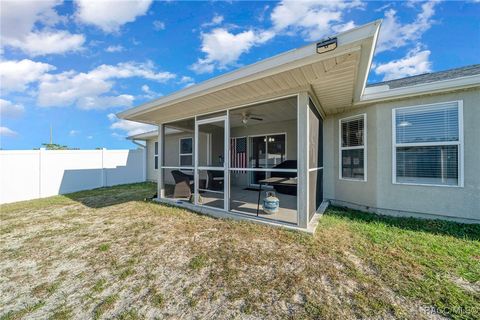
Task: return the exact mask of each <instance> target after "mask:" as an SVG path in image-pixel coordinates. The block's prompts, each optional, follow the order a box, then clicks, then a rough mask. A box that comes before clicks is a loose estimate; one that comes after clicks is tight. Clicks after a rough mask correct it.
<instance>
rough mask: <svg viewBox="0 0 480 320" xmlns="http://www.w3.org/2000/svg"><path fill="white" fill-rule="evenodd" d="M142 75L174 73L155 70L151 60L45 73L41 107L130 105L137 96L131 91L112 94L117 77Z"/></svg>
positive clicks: (166, 77)
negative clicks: (129, 92)
mask: <svg viewBox="0 0 480 320" xmlns="http://www.w3.org/2000/svg"><path fill="white" fill-rule="evenodd" d="M131 77H141V78H145V79H149V80H153V81H157V82H161V83H163V82H166V81H168V80H170V79H172V78H175V75H174V74H172V73H170V72H156V71H155V70H154V65H153V63H151V62H147V63H135V62H126V63H119V64H117V65H105V64H104V65H101V66H99V67H97V68H95V69H93V70H91V71H89V72H87V73H84V72H80V73H77V72H74V71H68V72H63V73H60V74H54V75H52V74H46V75H44V76H43V77H42V79H41V81H40V83H39V86H38V97H37V104H38V105H39V106H42V107H54V106H59V107H64V106H69V105H76V106H77V107H79V108H81V109H86V110H89V109H106V108H111V107H129V106H131V105H132V103H133V100H134V97H133V96H132V95H128V94H120V95H113V94H112V93H111V92H112V89H113V87H114V86H115V82H114V81H113V80H115V79H124V78H131Z"/></svg>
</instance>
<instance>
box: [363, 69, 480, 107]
mask: <svg viewBox="0 0 480 320" xmlns="http://www.w3.org/2000/svg"><path fill="white" fill-rule="evenodd" d="M476 86H480V75H473V76H466V77H461V78H455V79H447V80H441V81H435V82H429V83H422V84H418V85H414V86H409V87H401V88H394V89H389V86H388V85H383V86H379V88H377V87H370V88H366V89H365V93H364V94H363V96H362V97H361V99H360V101H359V102H357V103H355V105H361V104H366V103H372V102H378V101H384V100H391V99H399V98H404V97H411V96H416V95H421V94H431V93H438V92H444V91H451V90H461V89H468V88H471V87H476Z"/></svg>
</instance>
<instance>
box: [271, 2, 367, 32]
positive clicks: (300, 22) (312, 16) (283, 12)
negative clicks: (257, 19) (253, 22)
mask: <svg viewBox="0 0 480 320" xmlns="http://www.w3.org/2000/svg"><path fill="white" fill-rule="evenodd" d="M361 7H363V4H362V2H361V1H359V0H355V1H343V0H336V1H292V0H284V1H282V2H281V3H280V4H279V5H278V6H276V7H275V8H274V9H273V11H272V13H271V15H270V19H271V20H272V24H273V28H274V30H275V31H276V32H288V33H291V34H298V33H299V34H300V35H301V36H302V37H303V38H304V39H305V40H308V41H314V40H319V39H321V38H322V37H324V36H326V35H328V34H331V33H332V32H333V31H334V28H335V25H336V24H343V22H342V21H343V13H344V11H346V10H349V9H353V8H361ZM337 28H338V27H337Z"/></svg>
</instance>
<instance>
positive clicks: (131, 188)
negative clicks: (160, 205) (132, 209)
mask: <svg viewBox="0 0 480 320" xmlns="http://www.w3.org/2000/svg"><path fill="white" fill-rule="evenodd" d="M156 189H157V187H156V184H155V183H153V182H140V183H131V184H122V185H117V186H112V187H105V188H96V189H91V190H85V191H78V192H73V193H67V194H64V195H63V196H64V197H67V198H69V199H71V200H73V201H76V202H80V203H81V204H83V205H85V206H87V207H89V208H96V209H98V208H104V207H108V206H113V205H116V204H120V203H125V202H129V201H144V200H146V199H147V200H148V199H151V198H152V197H153V196H154V195H155V194H156Z"/></svg>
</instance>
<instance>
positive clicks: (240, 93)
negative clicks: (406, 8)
mask: <svg viewBox="0 0 480 320" xmlns="http://www.w3.org/2000/svg"><path fill="white" fill-rule="evenodd" d="M379 24H380V23H379V22H378V21H376V22H374V23H371V24H368V25H365V26H363V27H359V28H356V29H353V30H350V31H347V32H344V33H342V34H339V35H337V36H336V37H337V41H338V47H337V48H336V49H335V50H333V51H330V52H328V53H324V54H318V53H316V44H311V45H308V46H305V47H303V48H300V49H297V50H293V51H289V52H286V53H284V54H281V55H279V56H275V57H273V58H270V59H267V60H265V61H261V62H259V63H256V64H253V65H250V66H247V67H244V68H241V69H239V70H236V71H234V72H231V73H228V74H225V75H222V76H220V77H217V78H214V79H211V80H209V81H206V82H204V83H201V84H199V85H197V86H192V87H190V88H186V89H184V90H181V91H179V92H176V93H174V94H172V95H170V96H166V97H163V98H160V99H158V100H155V101H152V102H150V103H147V104H145V105H142V106H139V107H136V108H133V109H130V110H127V111H124V112H122V113H120V114H119V117H121V118H124V119H128V120H133V121H139V122H145V123H154V124H159V123H166V122H170V121H174V120H176V119H181V118H186V117H191V116H194V115H199V114H205V113H210V112H215V111H219V110H224V109H226V108H231V107H236V106H240V105H242V104H248V103H252V102H256V101H261V100H265V99H270V98H274V97H279V96H285V95H289V94H294V93H298V92H300V91H309V92H311V93H312V94H313V95H315V97H316V98H317V100H318V102H319V103H320V105H321V106H320V107H321V108H322V110H323V112H324V113H325V114H333V113H337V112H341V111H344V110H345V109H348V108H351V107H352V104H353V103H354V102H356V101H359V99H360V96H361V94H362V93H363V89H364V86H365V82H366V78H367V75H368V69H369V66H370V63H371V58H372V55H373V50H374V45H375V41H376V37H377V34H378V29H379Z"/></svg>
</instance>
